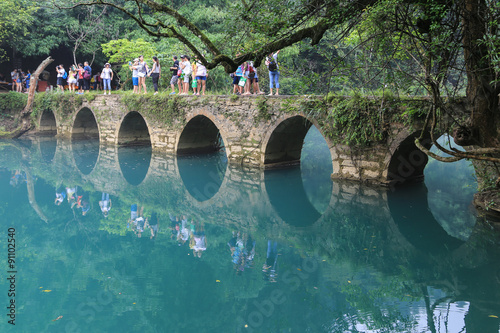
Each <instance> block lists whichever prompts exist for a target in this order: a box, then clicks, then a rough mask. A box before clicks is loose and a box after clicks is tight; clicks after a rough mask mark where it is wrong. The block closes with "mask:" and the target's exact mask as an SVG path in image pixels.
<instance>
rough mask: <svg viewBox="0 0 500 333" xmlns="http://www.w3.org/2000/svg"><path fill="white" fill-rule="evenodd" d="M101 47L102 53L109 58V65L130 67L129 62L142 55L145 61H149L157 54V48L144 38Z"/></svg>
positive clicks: (121, 40) (120, 40)
mask: <svg viewBox="0 0 500 333" xmlns="http://www.w3.org/2000/svg"><path fill="white" fill-rule="evenodd" d="M101 46H102V52H103V53H104V54H105V55H106V56H107V57H109V59H108V62H109V63H112V64H119V65H123V66H128V62H129V61H132V60H133V59H134V58H138V57H139V55H141V54H142V55H143V56H144V59H146V60H149V59H151V57H152V56H154V55H156V53H157V51H156V48H155V46H154V45H153V44H152V43H150V42H147V41H145V40H144V39H142V38H139V39H136V40H128V39H118V40H112V41H109V42H108V43H105V44H102V45H101Z"/></svg>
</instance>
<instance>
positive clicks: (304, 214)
mask: <svg viewBox="0 0 500 333" xmlns="http://www.w3.org/2000/svg"><path fill="white" fill-rule="evenodd" d="M264 181H265V186H266V192H267V195H268V197H269V201H270V203H271V205H272V206H273V208H274V209H275V211H276V213H277V214H278V215H279V216H280V217H281V219H282V220H283V221H285V223H288V224H290V225H293V226H297V227H306V226H309V225H312V224H313V223H314V222H316V221H317V220H318V219H319V218H320V217H321V214H320V212H318V211H317V210H316V208H315V207H314V205H312V204H311V202H310V201H309V198H308V197H307V194H306V192H305V190H304V185H303V183H302V177H301V172H300V168H297V167H295V168H290V169H285V170H266V171H265V172H264Z"/></svg>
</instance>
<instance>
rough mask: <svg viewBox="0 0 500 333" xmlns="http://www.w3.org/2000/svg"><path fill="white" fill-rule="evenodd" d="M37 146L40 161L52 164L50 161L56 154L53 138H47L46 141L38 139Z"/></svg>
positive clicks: (55, 144)
mask: <svg viewBox="0 0 500 333" xmlns="http://www.w3.org/2000/svg"><path fill="white" fill-rule="evenodd" d="M38 146H39V147H40V154H41V155H42V159H43V160H44V161H45V162H52V159H53V158H54V156H55V154H56V149H57V140H55V139H54V138H49V139H48V140H47V139H44V138H43V137H42V138H39V139H38Z"/></svg>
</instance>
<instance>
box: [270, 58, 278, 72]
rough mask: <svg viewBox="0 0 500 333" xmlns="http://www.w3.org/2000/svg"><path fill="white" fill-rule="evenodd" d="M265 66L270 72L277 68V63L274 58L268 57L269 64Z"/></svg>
mask: <svg viewBox="0 0 500 333" xmlns="http://www.w3.org/2000/svg"><path fill="white" fill-rule="evenodd" d="M267 68H269V71H270V72H275V71H277V70H278V64H276V61H275V60H274V58H272V59H269V66H268V67H267Z"/></svg>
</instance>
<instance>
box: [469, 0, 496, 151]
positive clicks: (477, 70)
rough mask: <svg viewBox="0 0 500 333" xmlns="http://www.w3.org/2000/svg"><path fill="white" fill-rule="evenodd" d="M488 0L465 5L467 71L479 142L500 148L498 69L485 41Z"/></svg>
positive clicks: (476, 0)
mask: <svg viewBox="0 0 500 333" xmlns="http://www.w3.org/2000/svg"><path fill="white" fill-rule="evenodd" d="M487 11H488V10H487V5H486V2H485V0H465V1H464V8H463V46H464V56H465V66H466V72H467V98H468V100H469V103H470V105H471V107H472V114H471V125H472V131H473V136H474V137H475V138H476V140H477V143H476V144H478V145H480V146H483V147H498V146H499V140H498V139H499V138H498V132H497V121H498V92H497V91H496V88H495V86H494V84H492V81H493V80H494V79H495V72H494V69H493V66H491V64H490V62H489V60H488V59H489V57H488V48H487V46H486V45H485V43H481V40H483V38H484V36H485V35H486V33H487V31H486V26H487V23H488V22H486V20H487V19H488V17H489V15H487Z"/></svg>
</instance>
